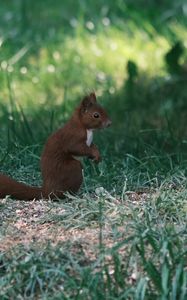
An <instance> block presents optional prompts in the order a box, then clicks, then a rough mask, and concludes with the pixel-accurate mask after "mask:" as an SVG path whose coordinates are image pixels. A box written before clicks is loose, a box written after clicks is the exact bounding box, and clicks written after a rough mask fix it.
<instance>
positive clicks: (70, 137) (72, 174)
mask: <svg viewBox="0 0 187 300" xmlns="http://www.w3.org/2000/svg"><path fill="white" fill-rule="evenodd" d="M111 123H112V122H111V120H110V119H109V117H108V115H107V113H106V111H105V110H104V108H103V107H102V106H101V105H100V104H98V102H97V99H96V95H95V93H90V94H89V95H87V96H85V97H84V98H83V100H82V101H81V103H80V105H79V106H78V107H77V108H76V109H75V111H74V113H73V115H72V117H71V118H70V120H69V121H68V122H67V123H66V124H65V125H64V126H63V127H62V128H60V129H58V130H57V131H56V132H55V133H53V134H52V135H51V136H50V137H49V138H48V140H47V142H46V144H45V146H44V150H43V153H42V156H41V173H42V179H43V185H42V187H32V186H29V185H26V184H24V183H20V182H17V181H16V180H14V179H11V178H10V177H8V176H6V175H4V174H0V197H1V198H2V197H5V196H6V195H9V196H11V197H12V198H15V199H18V200H33V199H41V198H50V199H54V198H63V197H64V193H65V192H70V193H76V192H77V191H78V190H79V188H80V186H81V184H82V181H83V176H82V169H83V167H82V164H81V162H80V159H79V158H78V157H83V156H86V157H88V158H90V159H92V160H93V161H95V162H96V163H98V162H99V161H100V160H101V156H100V153H99V150H98V149H97V147H96V145H94V144H93V142H92V140H93V131H94V130H95V129H102V128H105V127H108V126H110V125H111Z"/></svg>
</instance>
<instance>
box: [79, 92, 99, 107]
mask: <svg viewBox="0 0 187 300" xmlns="http://www.w3.org/2000/svg"><path fill="white" fill-rule="evenodd" d="M95 103H96V95H95V93H91V94H90V95H88V96H85V97H84V99H83V100H82V102H81V106H82V108H83V110H84V111H86V110H87V109H89V108H90V107H91V106H92V105H93V104H95Z"/></svg>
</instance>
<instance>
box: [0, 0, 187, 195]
mask: <svg viewBox="0 0 187 300" xmlns="http://www.w3.org/2000/svg"><path fill="white" fill-rule="evenodd" d="M186 48H187V4H186V1H183V0H179V1H177V0H162V1H161V0H160V1H156V0H152V1H151V0H148V1H146V0H139V1H133V0H116V1H111V0H108V1H106V0H105V1H104V0H98V1H91V0H77V1H73V0H69V1H60V0H53V1H51V0H45V1H42V0H38V1H31V0H14V1H11V0H6V1H1V7H0V124H1V126H0V142H1V146H0V157H1V171H4V172H6V173H10V174H12V175H14V176H15V177H18V178H19V179H20V178H23V180H25V178H26V177H27V176H28V180H29V181H30V182H33V183H34V182H35V181H36V182H38V180H39V175H38V176H37V175H36V174H37V170H38V171H39V167H38V163H39V157H40V153H41V149H42V145H43V143H44V142H45V140H46V138H47V136H48V135H49V134H50V133H51V132H52V131H54V130H55V129H56V128H58V127H59V126H61V125H63V123H64V122H65V121H66V120H67V119H68V117H69V116H70V114H71V112H72V111H73V109H74V107H75V105H76V104H77V103H78V102H79V101H80V99H81V98H82V96H83V95H84V94H85V93H88V92H90V91H92V90H95V91H96V93H97V95H98V99H99V101H100V102H101V103H102V104H103V105H104V106H105V107H106V108H107V110H108V112H109V114H110V115H111V118H112V120H113V125H112V127H111V128H110V129H109V130H107V131H104V132H103V133H101V132H99V134H97V136H96V141H97V143H98V145H99V148H100V149H101V152H102V156H103V157H104V161H103V163H102V164H101V165H100V167H99V168H98V169H95V167H93V166H92V165H91V164H90V163H89V162H88V163H86V167H87V168H88V169H91V170H90V171H89V174H92V172H93V174H97V175H98V176H97V179H93V176H90V177H88V184H90V185H92V184H93V183H94V184H95V185H97V184H101V183H103V185H105V186H107V187H108V188H110V187H111V185H112V186H113V187H115V189H116V190H120V189H121V182H126V178H127V174H128V184H129V187H135V186H136V187H137V186H138V187H139V186H142V185H143V186H145V185H146V186H147V184H148V185H150V184H152V183H153V184H154V185H155V184H157V185H158V184H160V183H159V182H162V180H163V178H166V177H167V176H168V174H169V176H170V178H171V177H172V176H173V174H176V172H177V174H182V175H180V176H181V177H182V178H184V175H185V174H186V144H187V129H186V128H187V127H186V119H187V101H186V100H187V99H186V98H187V84H186V83H187V50H186ZM176 170H177V171H176ZM90 172H91V173H90ZM38 174H39V173H38ZM106 174H108V175H106ZM177 176H178V175H177ZM180 176H179V177H180ZM181 177H180V178H181ZM172 178H173V177H172ZM177 178H178V177H177ZM175 179H176V176H175ZM94 180H95V181H94ZM175 181H177V182H178V179H177V180H175Z"/></svg>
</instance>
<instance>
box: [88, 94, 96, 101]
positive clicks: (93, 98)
mask: <svg viewBox="0 0 187 300" xmlns="http://www.w3.org/2000/svg"><path fill="white" fill-rule="evenodd" d="M89 98H90V99H91V100H92V101H93V102H96V95H95V92H92V93H90V95H89Z"/></svg>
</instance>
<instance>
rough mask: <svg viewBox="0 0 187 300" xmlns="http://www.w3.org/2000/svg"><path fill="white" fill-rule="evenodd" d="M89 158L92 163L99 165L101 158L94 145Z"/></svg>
mask: <svg viewBox="0 0 187 300" xmlns="http://www.w3.org/2000/svg"><path fill="white" fill-rule="evenodd" d="M91 158H92V160H93V161H94V162H96V163H99V162H100V161H101V156H100V153H99V150H98V149H97V147H96V146H95V145H92V155H91Z"/></svg>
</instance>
